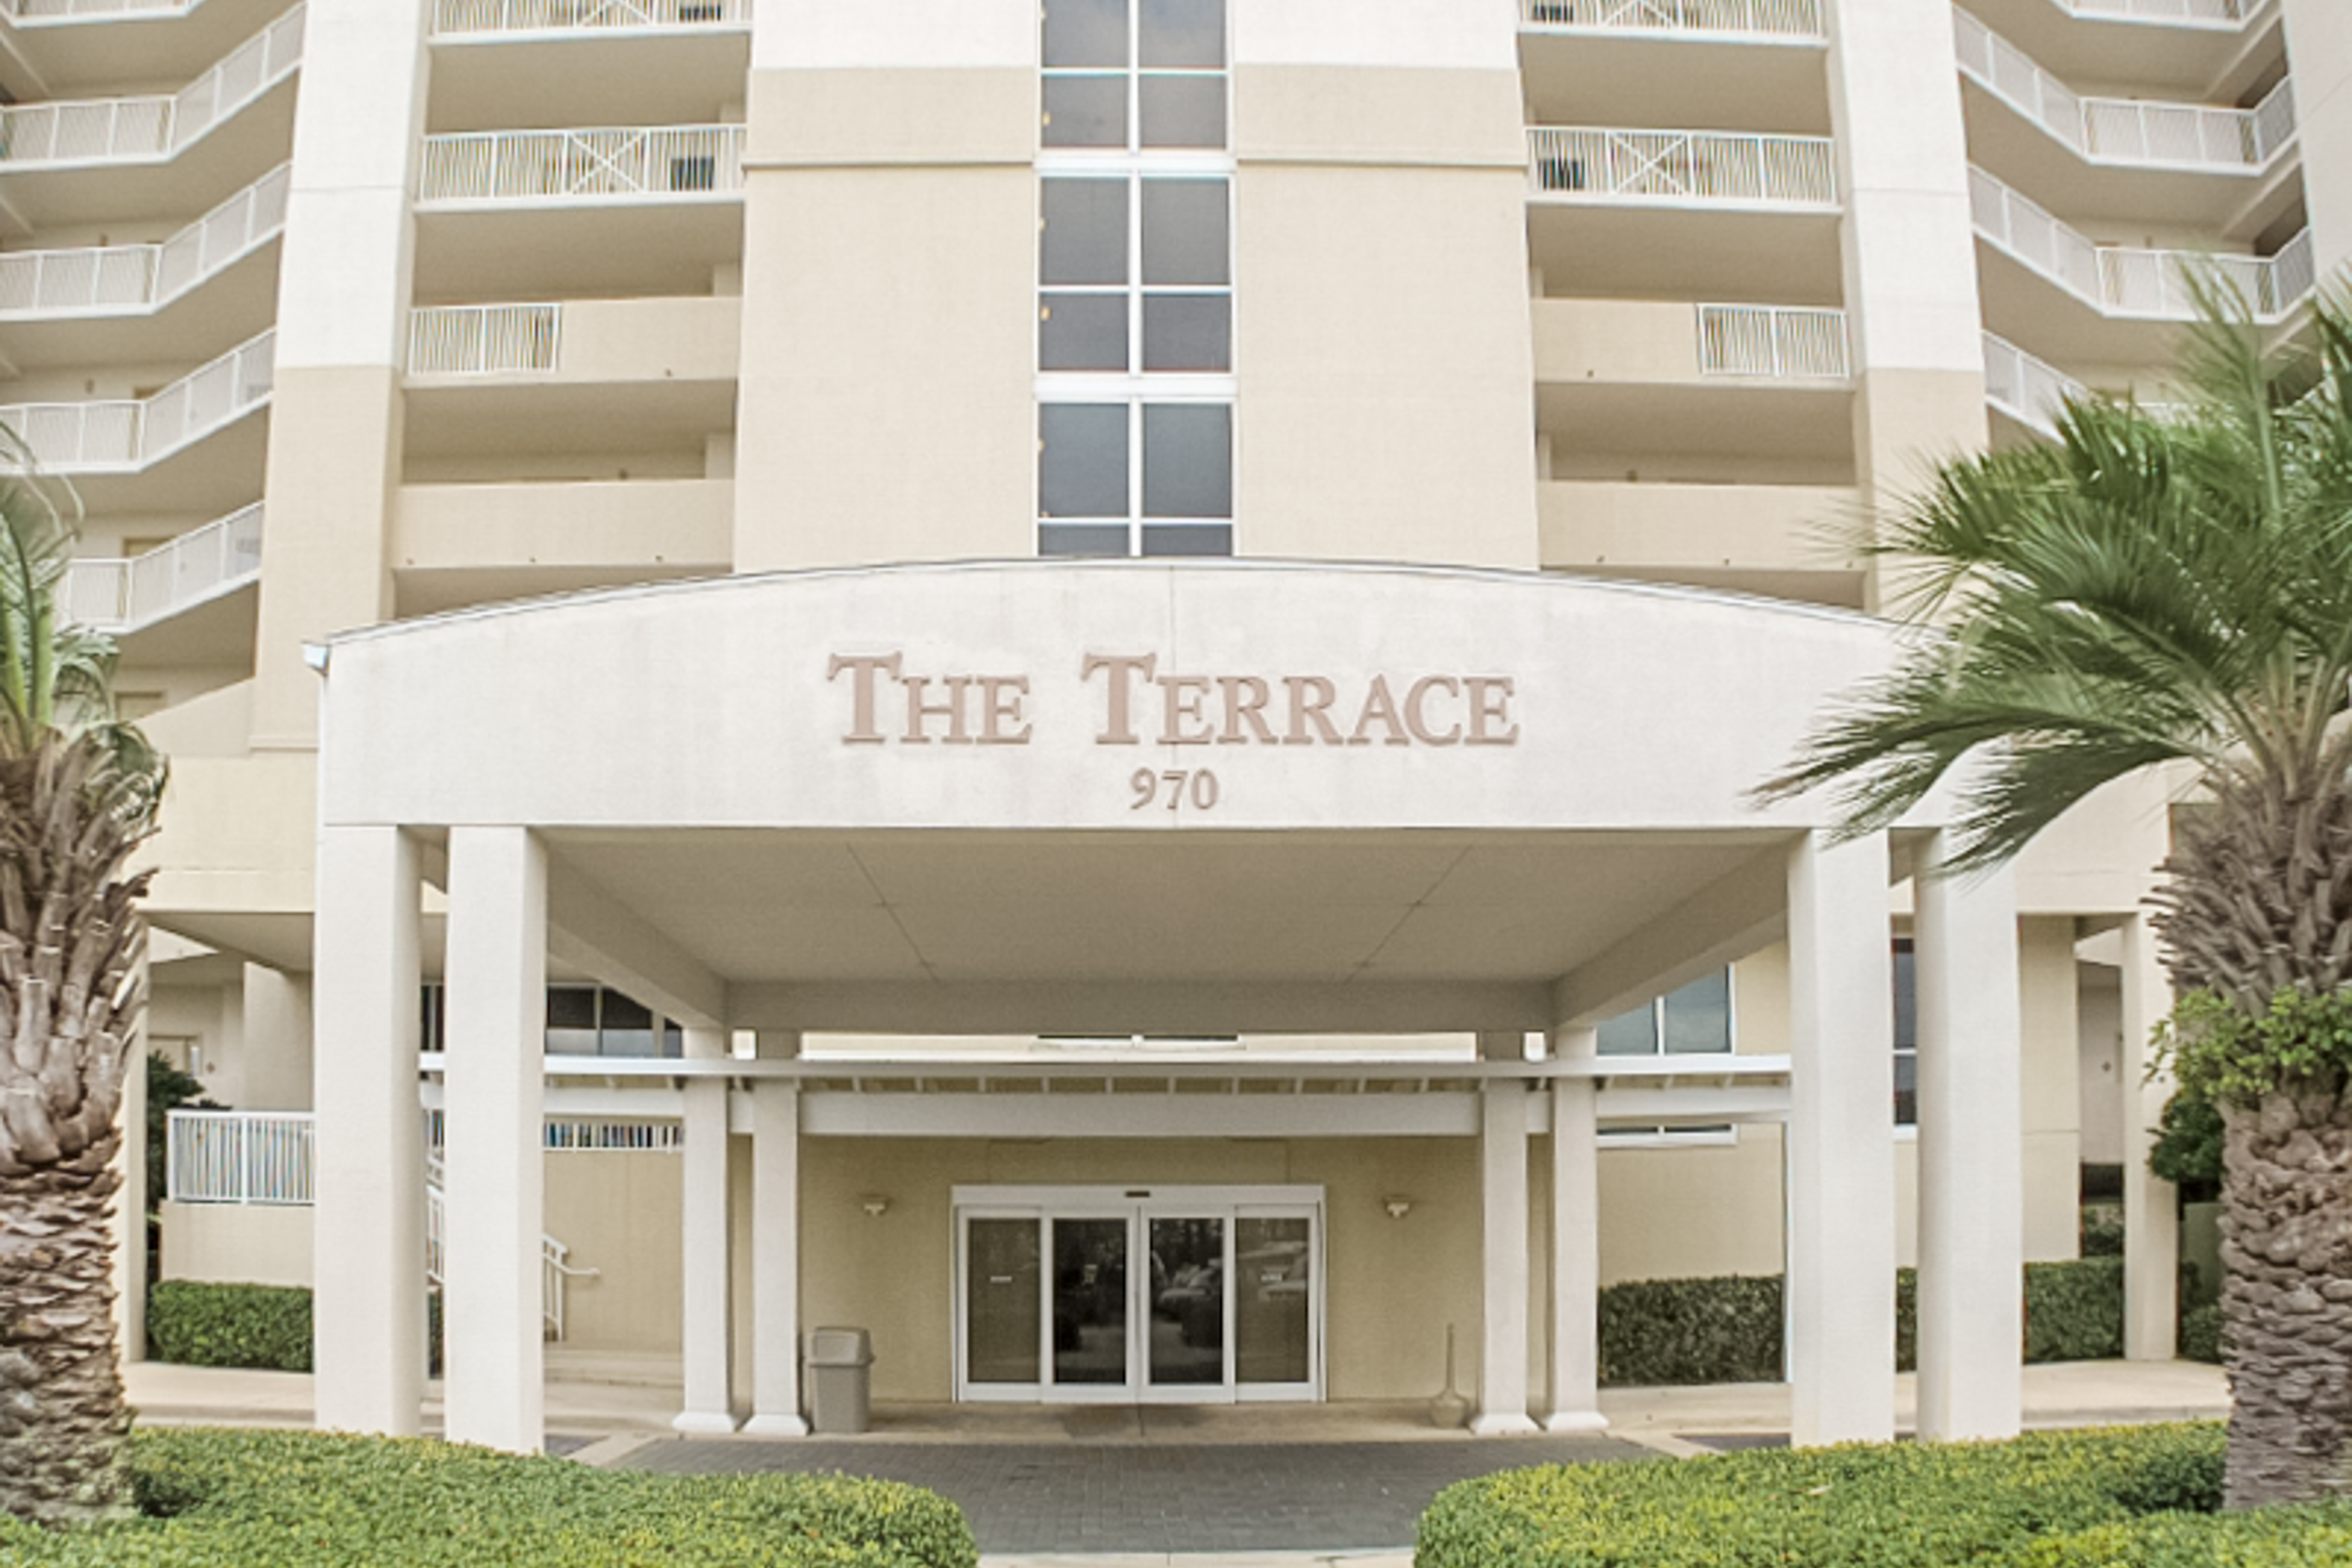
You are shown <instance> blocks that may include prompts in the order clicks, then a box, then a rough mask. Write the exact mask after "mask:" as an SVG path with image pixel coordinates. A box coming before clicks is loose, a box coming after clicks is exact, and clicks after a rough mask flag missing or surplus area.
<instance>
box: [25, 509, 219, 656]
mask: <svg viewBox="0 0 2352 1568" xmlns="http://www.w3.org/2000/svg"><path fill="white" fill-rule="evenodd" d="M261 520H262V507H261V503H260V502H258V501H256V502H255V503H254V504H253V505H252V506H250V507H243V508H241V509H239V510H237V511H234V512H231V513H230V514H229V515H228V516H226V517H215V519H214V520H213V521H211V522H209V523H206V524H205V525H204V526H203V527H202V528H191V529H189V530H188V531H187V532H186V533H184V534H182V535H181V536H180V537H179V538H175V539H173V540H171V541H170V542H169V543H167V544H163V545H158V546H157V547H156V548H155V549H151V550H149V551H147V552H146V553H145V554H144V555H137V556H132V557H131V558H130V559H124V560H105V559H81V560H77V561H74V562H72V563H70V564H69V565H68V567H67V568H66V582H65V603H66V612H67V614H68V616H70V617H71V618H72V619H73V620H75V621H77V622H80V623H81V624H83V625H85V626H89V627H93V628H95V629H97V630H99V631H101V632H135V631H137V630H139V629H140V628H141V627H143V626H151V625H152V624H154V623H155V622H158V621H161V620H163V619H164V618H166V617H167V616H171V615H175V614H177V613H179V612H181V611H183V610H187V609H191V608H193V607H194V606H195V605H198V604H202V603H204V602H205V601H207V600H211V599H216V598H218V597H219V596H220V595H221V594H223V593H226V592H227V591H229V590H230V589H233V588H236V587H240V586H242V585H243V584H245V583H247V582H250V581H252V580H254V579H255V578H257V577H259V576H260V575H261Z"/></svg>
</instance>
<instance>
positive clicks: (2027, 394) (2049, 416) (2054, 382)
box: [1984, 332, 2091, 436]
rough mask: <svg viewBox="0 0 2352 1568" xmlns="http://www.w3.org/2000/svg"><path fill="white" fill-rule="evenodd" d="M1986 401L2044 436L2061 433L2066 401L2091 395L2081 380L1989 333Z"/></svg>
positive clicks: (1986, 347)
mask: <svg viewBox="0 0 2352 1568" xmlns="http://www.w3.org/2000/svg"><path fill="white" fill-rule="evenodd" d="M1984 356H1985V401H1986V402H1990V404H1992V405H1993V406H1994V407H1995V408H1997V409H1999V410H2000V412H2001V413H2005V414H2007V415H2009V416H2010V417H2011V419H2014V420H2016V421H2017V422H2018V423H2021V424H2024V425H2028V426H2031V427H2032V428H2033V429H2035V430H2038V431H2040V432H2041V433H2042V434H2044V435H2051V436H2054V435H2056V434H2058V414H2059V413H2060V412H2061V411H2062V410H2063V409H2064V407H2065V406H2066V404H2067V403H2069V402H2080V401H2082V400H2083V399H2084V398H2087V397H2089V396H2090V395H2091V392H2090V389H2089V388H2088V387H2086V386H2084V384H2083V383H2082V382H2078V381H2076V380H2075V379H2074V377H2072V376H2070V375H2068V374H2066V373H2065V372H2064V371H2061V370H2059V369H2058V368H2057V367H2056V366H2054V365H2052V364H2050V363H2048V362H2047V361H2042V360H2038V359H2035V358H2034V357H2033V356H2032V354H2029V353H2027V352H2026V351H2025V350H2022V349H2021V348H2019V347H2018V346H2017V345H2016V344H2014V343H2012V342H2010V341H2009V340H2007V339H2005V338H1996V337H1994V336H1993V335H1992V334H1991V333H1990V332H1987V333H1986V334H1985V335H1984Z"/></svg>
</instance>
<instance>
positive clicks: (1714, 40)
mask: <svg viewBox="0 0 2352 1568" xmlns="http://www.w3.org/2000/svg"><path fill="white" fill-rule="evenodd" d="M1520 15H1521V17H1522V23H1521V26H1520V29H1519V50H1518V53H1519V77H1520V82H1521V84H1522V88H1523V90H1524V95H1525V99H1526V111H1527V118H1528V123H1529V124H1531V125H1542V124H1547V123H1559V122H1570V123H1583V124H1595V123H1598V124H1601V125H1626V126H1633V125H1643V124H1649V125H1655V124H1658V123H1660V122H1662V121H1663V122H1664V123H1665V124H1668V125H1672V124H1675V123H1676V122H1677V121H1678V120H1681V121H1683V122H1684V123H1687V122H1688V121H1687V120H1686V119H1685V117H1696V118H1699V119H1703V120H1706V121H1707V122H1709V123H1711V124H1715V125H1720V126H1730V127H1737V128H1738V129H1739V130H1742V131H1768V132H1772V133H1776V134H1780V135H1795V136H1822V135H1827V134H1828V133H1829V131H1830V128H1831V127H1830V95H1829V77H1828V68H1827V61H1828V58H1829V39H1828V34H1827V31H1826V29H1825V28H1824V26H1823V25H1822V9H1821V6H1820V5H1819V4H1818V3H1817V0H1521V11H1520Z"/></svg>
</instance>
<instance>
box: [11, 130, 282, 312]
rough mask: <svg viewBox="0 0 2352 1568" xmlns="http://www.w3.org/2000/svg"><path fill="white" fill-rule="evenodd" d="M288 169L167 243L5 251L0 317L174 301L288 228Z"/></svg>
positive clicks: (131, 308)
mask: <svg viewBox="0 0 2352 1568" xmlns="http://www.w3.org/2000/svg"><path fill="white" fill-rule="evenodd" d="M290 174H291V171H290V169H289V168H288V167H286V166H284V165H281V166H279V167H278V168H277V169H274V170H272V171H270V172H268V173H267V174H264V175H263V176H262V177H261V178H260V179H258V180H257V181H255V182H254V183H252V184H250V185H247V187H246V188H245V189H244V190H242V191H239V192H238V193H236V195H234V196H231V197H230V198H229V199H228V200H227V201H226V202H223V203H222V204H220V205H219V206H217V207H215V208H214V209H213V210H212V211H211V212H209V213H206V214H205V215H204V216H203V217H201V218H198V219H197V220H196V221H195V222H194V223H192V224H190V225H188V226H187V227H185V228H184V229H182V230H181V231H180V232H179V233H177V234H175V235H173V236H172V237H171V238H169V239H167V240H165V241H163V243H162V244H161V245H121V246H102V247H100V246H93V247H89V248H85V249H78V250H19V251H9V252H6V253H0V319H25V318H28V317H47V316H68V315H101V314H103V315H133V314H140V313H143V312H147V311H152V310H155V309H157V308H161V307H162V306H164V305H166V304H169V303H170V302H171V301H173V299H176V298H179V297H180V296H181V295H183V294H185V293H186V292H187V291H188V290H189V289H191V288H194V287H195V286H196V285H198V284H199V283H202V282H204V281H205V279H206V278H208V277H213V276H214V275H215V274H216V273H218V272H220V271H221V270H223V269H224V268H226V267H228V266H229V265H230V264H231V263H232V262H235V261H236V260H237V259H238V258H240V257H242V256H246V255H247V254H249V253H250V252H252V251H253V250H254V249H255V248H256V247H257V246H261V245H263V244H265V243H267V242H268V241H269V240H271V239H273V238H275V237H277V235H278V234H280V233H281V232H283V230H284V229H285V227H286V193H287V189H288V186H289V183H290Z"/></svg>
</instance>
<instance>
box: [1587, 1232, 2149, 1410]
mask: <svg viewBox="0 0 2352 1568" xmlns="http://www.w3.org/2000/svg"><path fill="white" fill-rule="evenodd" d="M1781 1312H1782V1306H1781V1281H1780V1276H1779V1275H1777V1274H1768V1275H1726V1276H1723V1277H1720V1278H1717V1279H1707V1280H1640V1281H1629V1282H1627V1283H1625V1284H1621V1285H1612V1286H1610V1287H1608V1288H1607V1289H1606V1290H1604V1291H1601V1382H1602V1383H1603V1384H1604V1385H1608V1386H1611V1387H1657V1386H1665V1385H1676V1384H1692V1383H1773V1382H1778V1381H1779V1380H1780V1375H1781V1374H1780V1346H1781V1337H1782V1336H1781V1328H1780V1324H1781ZM1894 1332H1895V1364H1896V1365H1897V1366H1899V1367H1901V1368H1902V1369H1903V1370H1905V1371H1906V1372H1907V1371H1910V1370H1911V1369H1912V1368H1913V1367H1914V1366H1916V1364H1917V1362H1918V1346H1919V1321H1918V1279H1917V1275H1916V1271H1915V1270H1909V1269H1905V1270H1901V1271H1900V1272H1899V1273H1898V1274H1897V1275H1896V1276H1895V1324H1894ZM2023 1353H2024V1356H2025V1359H2026V1360H2027V1361H2033V1362H2041V1361H2100V1360H2108V1359H2112V1358H2114V1357H2116V1356H2119V1355H2121V1354H2123V1353H2124V1271H2123V1260H2122V1259H2120V1258H2085V1259H2083V1260H2080V1261H2077V1262H2067V1263H2029V1264H2027V1265H2026V1266H2025V1343H2024V1346H2023Z"/></svg>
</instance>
